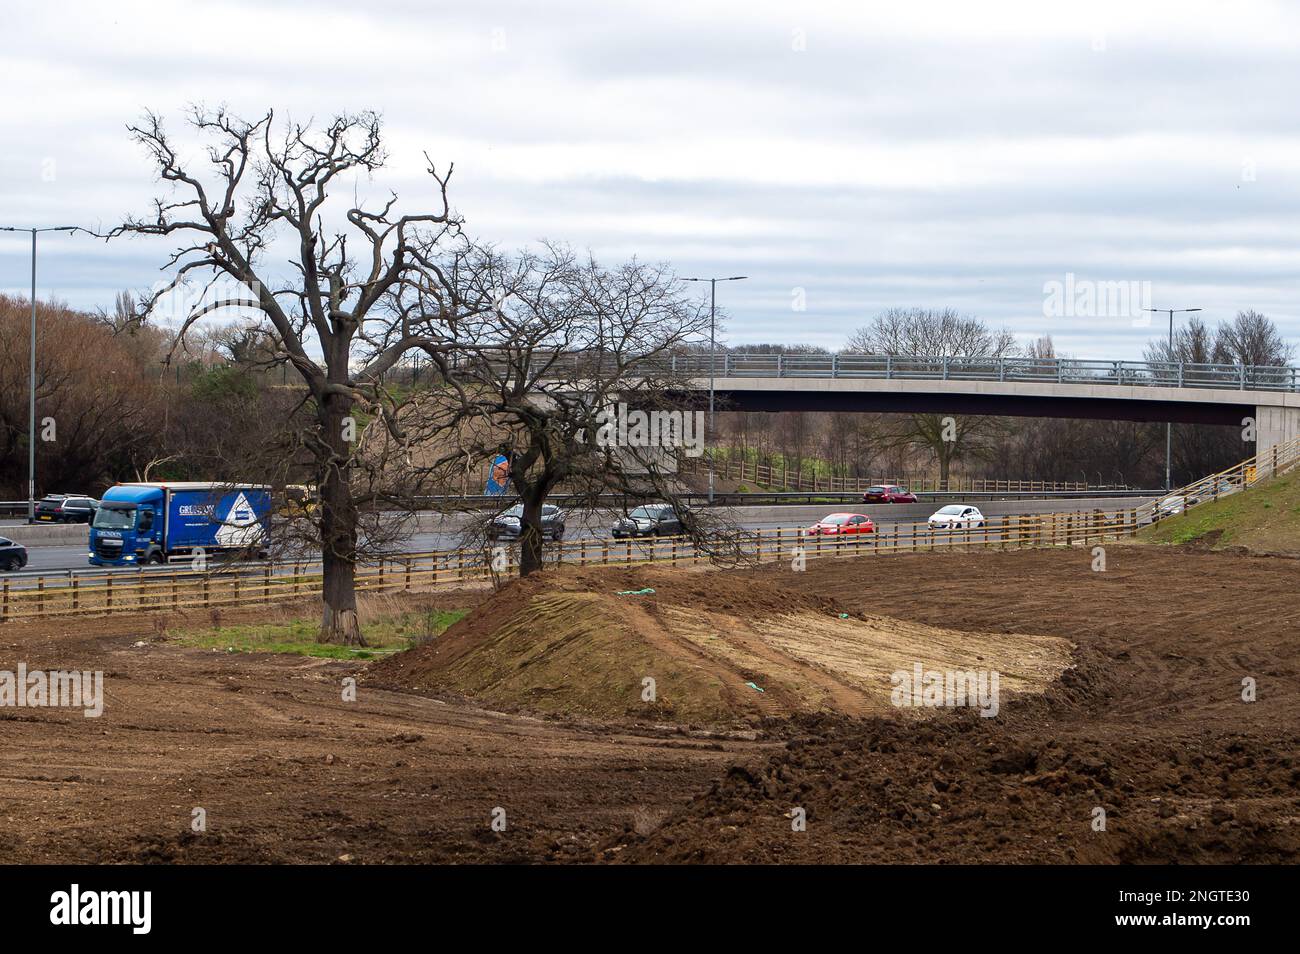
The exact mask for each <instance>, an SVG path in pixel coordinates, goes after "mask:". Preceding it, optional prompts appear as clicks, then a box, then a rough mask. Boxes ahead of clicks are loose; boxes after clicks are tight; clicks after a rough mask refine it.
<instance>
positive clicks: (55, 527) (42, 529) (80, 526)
mask: <svg viewBox="0 0 1300 954" xmlns="http://www.w3.org/2000/svg"><path fill="white" fill-rule="evenodd" d="M0 537H8V538H9V539H10V540H13V541H14V542H15V543H21V544H22V545H23V546H25V547H70V546H75V545H76V544H78V543H79V544H81V545H82V546H83V547H84V546H89V545H90V527H88V526H87V525H86V524H84V523H64V524H33V525H30V526H15V527H0Z"/></svg>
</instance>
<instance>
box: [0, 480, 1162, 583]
mask: <svg viewBox="0 0 1300 954" xmlns="http://www.w3.org/2000/svg"><path fill="white" fill-rule="evenodd" d="M1152 499H1154V498H1153V497H1140V498H1139V497H1093V498H1086V499H1070V500H1041V499H1040V500H978V499H973V500H971V501H969V503H971V504H972V505H973V506H976V507H979V508H980V510H982V511H983V512H984V514H985V516H989V517H998V516H1004V515H1009V514H1033V513H1068V512H1071V511H1093V510H1107V511H1114V510H1121V509H1128V508H1130V507H1137V506H1140V505H1141V504H1144V503H1147V502H1149V501H1150V500H1152ZM942 505H943V504H942V503H939V504H936V503H935V502H925V503H917V504H889V505H871V504H868V505H865V506H864V505H860V504H859V505H852V506H850V505H847V504H841V505H829V504H819V505H812V506H809V505H799V506H766V507H732V508H724V510H725V512H727V513H728V514H729V515H730V516H731V517H732V519H734V520H735V521H736V523H737V525H738V526H740V527H744V528H746V529H750V530H759V529H763V530H767V529H776V528H778V527H786V528H796V527H807V526H809V525H810V524H812V523H814V522H816V521H817V520H819V519H821V518H822V517H824V516H825V515H826V514H828V513H834V512H836V511H850V512H853V513H865V514H866V515H867V516H869V517H871V519H872V520H873V521H874V522H875V524H876V526H877V528H878V529H879V530H880V531H881V532H886V531H890V530H892V529H893V527H894V526H895V525H896V524H912V523H916V522H921V521H924V520H925V519H926V518H927V517H929V516H930V514H932V513H933V512H934V511H935V510H936V509H938V507H939V506H942ZM479 520H481V518H477V519H476V518H474V517H469V516H464V515H454V516H452V515H434V514H424V515H421V517H420V520H419V527H418V529H416V530H415V531H414V532H413V533H412V534H411V535H410V537H409V538H408V539H407V541H406V542H405V543H404V544H403V545H402V546H401V547H400V548H399V549H400V550H402V551H405V552H427V551H431V550H454V549H456V548H458V547H465V546H476V541H475V540H474V534H473V527H474V526H475V524H477V523H478V522H479ZM612 523H613V515H611V514H600V513H596V514H583V515H581V516H579V517H571V518H570V522H569V524H568V528H567V533H566V535H565V539H566V540H581V539H604V538H607V537H608V536H609V527H610V525H611V524H612ZM3 532H4V531H3V530H0V533H3ZM27 552H28V564H27V568H26V569H25V570H22V571H19V572H17V573H12V574H0V577H4V576H8V577H25V576H26V577H30V576H33V575H37V574H46V575H48V574H58V575H63V574H65V573H67V574H70V575H79V574H83V573H93V574H102V573H104V572H106V571H108V569H109V568H106V567H93V566H90V565H89V564H88V562H87V560H86V544H84V543H78V544H58V545H52V546H33V545H30V544H29V545H28V551H27ZM181 567H182V568H184V564H182V565H181ZM175 568H176V567H175V566H173V567H171V569H175ZM155 569H157V570H167V569H168V568H167V567H157V568H155ZM117 572H125V573H138V572H140V570H139V568H137V567H123V568H121V570H120V571H117ZM145 572H151V570H150V569H146V570H145Z"/></svg>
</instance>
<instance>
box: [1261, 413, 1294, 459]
mask: <svg viewBox="0 0 1300 954" xmlns="http://www.w3.org/2000/svg"><path fill="white" fill-rule="evenodd" d="M1297 437H1300V407H1277V406H1269V405H1263V404H1260V405H1257V406H1256V407H1255V453H1257V454H1262V453H1264V452H1265V451H1266V450H1268V449H1269V448H1270V447H1272V446H1273V445H1275V444H1281V443H1282V442H1283V441H1289V440H1294V439H1295V438H1297Z"/></svg>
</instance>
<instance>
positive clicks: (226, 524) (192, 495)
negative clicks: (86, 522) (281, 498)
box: [88, 481, 271, 566]
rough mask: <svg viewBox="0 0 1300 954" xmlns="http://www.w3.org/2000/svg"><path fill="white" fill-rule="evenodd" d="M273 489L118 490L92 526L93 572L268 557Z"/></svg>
mask: <svg viewBox="0 0 1300 954" xmlns="http://www.w3.org/2000/svg"><path fill="white" fill-rule="evenodd" d="M270 515H271V488H270V487H267V486H264V485H260V484H229V483H203V482H197V481H166V482H161V483H127V484H118V485H117V486H115V487H111V488H109V489H108V491H107V492H105V494H104V497H103V500H102V501H101V502H100V505H99V510H98V512H97V513H96V514H95V519H94V520H93V521H92V522H91V524H90V552H89V554H88V556H89V557H90V562H91V564H92V565H93V566H143V565H145V564H148V563H166V562H168V561H169V560H174V559H180V560H192V559H193V558H194V557H195V556H197V555H199V553H200V552H201V553H202V554H203V555H204V556H205V557H221V556H226V557H229V556H233V555H237V554H248V555H263V554H264V552H265V548H266V545H267V534H268V530H269V523H270Z"/></svg>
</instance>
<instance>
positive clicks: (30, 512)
mask: <svg viewBox="0 0 1300 954" xmlns="http://www.w3.org/2000/svg"><path fill="white" fill-rule="evenodd" d="M79 230H80V229H79V226H76V225H55V226H51V227H49V228H43V229H30V228H29V229H24V228H15V227H13V226H8V225H3V226H0V232H29V233H31V236H32V330H31V348H30V349H29V355H28V358H29V363H28V368H27V388H28V392H27V522H28V523H31V522H32V521H34V520H35V519H36V236H37V235H39V234H40V233H41V232H76V231H79Z"/></svg>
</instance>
